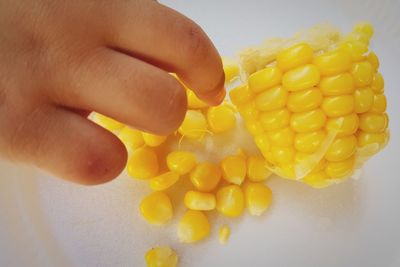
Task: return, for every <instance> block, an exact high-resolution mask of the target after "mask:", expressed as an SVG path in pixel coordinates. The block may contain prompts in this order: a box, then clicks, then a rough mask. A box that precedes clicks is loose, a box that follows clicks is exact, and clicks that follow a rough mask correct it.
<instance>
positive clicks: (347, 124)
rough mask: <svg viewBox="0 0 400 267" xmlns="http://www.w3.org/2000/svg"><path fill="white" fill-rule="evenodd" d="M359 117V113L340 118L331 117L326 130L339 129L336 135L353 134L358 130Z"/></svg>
mask: <svg viewBox="0 0 400 267" xmlns="http://www.w3.org/2000/svg"><path fill="white" fill-rule="evenodd" d="M358 125H359V119H358V116H357V114H354V113H352V114H350V115H347V116H343V117H338V118H330V119H328V121H327V123H326V130H327V131H328V132H330V131H337V134H336V136H337V137H342V136H346V135H352V134H354V133H355V132H356V131H357V130H358Z"/></svg>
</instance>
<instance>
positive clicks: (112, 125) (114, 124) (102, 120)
mask: <svg viewBox="0 0 400 267" xmlns="http://www.w3.org/2000/svg"><path fill="white" fill-rule="evenodd" d="M95 120H96V121H97V122H98V123H99V124H100V125H101V126H102V127H104V128H106V129H107V130H109V131H115V130H119V129H121V128H122V127H124V124H123V123H121V122H119V121H116V120H114V119H112V118H110V117H107V116H104V115H102V114H100V113H96V115H95Z"/></svg>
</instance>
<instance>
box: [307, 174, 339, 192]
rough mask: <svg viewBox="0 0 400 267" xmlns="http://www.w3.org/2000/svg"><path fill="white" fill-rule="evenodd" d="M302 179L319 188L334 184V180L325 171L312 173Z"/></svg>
mask: <svg viewBox="0 0 400 267" xmlns="http://www.w3.org/2000/svg"><path fill="white" fill-rule="evenodd" d="M302 181H303V182H304V183H306V184H308V185H309V186H311V187H313V188H318V189H320V188H325V187H328V186H330V185H331V184H332V181H331V180H330V179H329V177H328V175H327V174H326V173H325V172H324V171H320V172H316V173H310V174H308V175H306V176H305V177H304V178H303V180H302Z"/></svg>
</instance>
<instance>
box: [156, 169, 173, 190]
mask: <svg viewBox="0 0 400 267" xmlns="http://www.w3.org/2000/svg"><path fill="white" fill-rule="evenodd" d="M178 180H179V173H178V172H175V171H169V172H165V173H163V174H161V175H158V176H156V177H154V178H152V179H150V181H149V185H150V188H151V189H153V190H155V191H162V190H165V189H168V188H170V187H171V186H173V185H174V184H175V183H176V182H178Z"/></svg>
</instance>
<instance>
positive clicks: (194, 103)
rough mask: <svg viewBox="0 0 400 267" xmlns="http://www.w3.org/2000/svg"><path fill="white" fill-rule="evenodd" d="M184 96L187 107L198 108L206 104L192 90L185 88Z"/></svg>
mask: <svg viewBox="0 0 400 267" xmlns="http://www.w3.org/2000/svg"><path fill="white" fill-rule="evenodd" d="M186 96H187V103H188V108H189V109H200V108H205V107H207V106H208V104H207V103H205V102H204V101H203V100H201V99H200V98H198V97H197V95H196V94H195V93H194V92H193V91H192V90H186Z"/></svg>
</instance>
